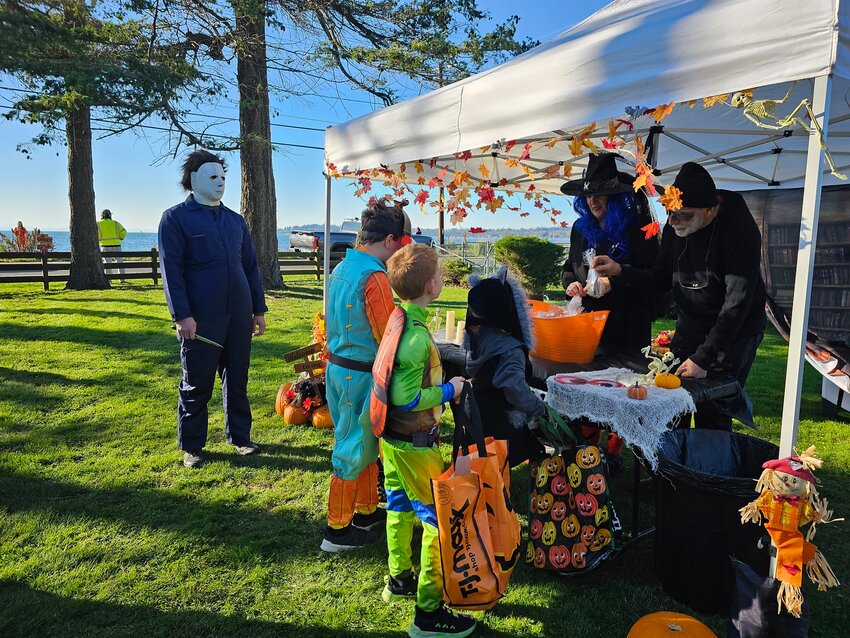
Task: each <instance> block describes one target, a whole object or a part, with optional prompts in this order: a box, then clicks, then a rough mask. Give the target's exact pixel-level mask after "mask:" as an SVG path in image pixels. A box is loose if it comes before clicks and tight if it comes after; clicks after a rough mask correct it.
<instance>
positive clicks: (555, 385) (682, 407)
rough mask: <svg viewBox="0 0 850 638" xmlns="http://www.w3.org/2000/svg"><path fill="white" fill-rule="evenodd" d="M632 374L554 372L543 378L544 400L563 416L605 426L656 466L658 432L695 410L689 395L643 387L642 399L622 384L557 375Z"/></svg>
mask: <svg viewBox="0 0 850 638" xmlns="http://www.w3.org/2000/svg"><path fill="white" fill-rule="evenodd" d="M628 375H634V372H633V371H631V370H626V369H625V368H608V369H606V370H595V371H593V372H576V373H574V374H571V375H561V374H556V375H553V376H551V377H549V378H548V379H546V386H547V393H546V402H547V403H548V404H549V405H551V406H552V407H553V408H555V409H556V410H557V411H558V412H559V413H560V414H561V415H562V416H564V417H565V418H567V419H571V420H574V419H579V418H582V417H584V418H587V419H588V420H590V421H592V422H594V423H599V424H601V425H605V426H607V427H608V428H610V429H611V430H612V431H614V432H616V433H617V434H618V435H620V436H621V437H622V438H623V440H625V442H626V443H627V444H628V445H630V446H634V447H637V448H638V449H639V450H640V451H641V453H642V454H643V456H644V458H645V459H646V460H647V461H648V462H649V464H650V465H651V466H652V468H653V469H655V468H657V467H658V447H659V445H660V441H661V435H662V434H664V432H666V431H668V430H670V429H671V428H672V425H673V423H674V422H675V421H676V420H677V417H680V416H681V415H683V414H688V413H691V412H695V411H696V406H695V405H694V401H693V399H692V398H691V395H690V394H689V393H688V392H687V391H686V390H684V389H682V388H677V389H675V390H667V389H664V388H659V387H656V386H655V385H650V386H647V387H646V389H647V397H646V399H644V400H638V399H631V398H629V397H628V395H627V394H626V390H627V388H626V387H620V388H617V387H614V388H612V387H605V386H601V385H592V384H590V383H584V384H577V385H566V384H564V383H561V382H559V381H558V378H559V377H569V376H573V377H579V378H581V379H584V380H586V381H594V380H599V379H607V380H610V381H616V380H617V379H618V378H622V377H624V376H628Z"/></svg>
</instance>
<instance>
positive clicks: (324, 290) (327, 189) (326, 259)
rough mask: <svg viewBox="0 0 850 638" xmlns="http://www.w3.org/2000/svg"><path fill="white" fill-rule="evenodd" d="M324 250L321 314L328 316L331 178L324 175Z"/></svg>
mask: <svg viewBox="0 0 850 638" xmlns="http://www.w3.org/2000/svg"><path fill="white" fill-rule="evenodd" d="M324 245H325V250H324V251H323V252H324V255H323V257H324V264H323V265H322V267H323V268H324V276H323V278H322V312H323V313H324V315H325V317H327V316H328V280H329V279H330V277H329V275H330V272H331V177H330V175H325V241H324Z"/></svg>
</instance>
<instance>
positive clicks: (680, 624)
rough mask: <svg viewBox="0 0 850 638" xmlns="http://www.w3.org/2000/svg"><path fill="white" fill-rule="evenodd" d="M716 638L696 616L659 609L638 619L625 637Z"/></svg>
mask: <svg viewBox="0 0 850 638" xmlns="http://www.w3.org/2000/svg"><path fill="white" fill-rule="evenodd" d="M663 636H670V637H671V638H673V637H674V636H676V637H678V638H717V636H716V635H715V634H714V632H713V631H711V629H709V628H708V627H706V626H705V625H703V624H702V623H701V622H700V621H698V620H697V619H696V618H693V617H691V616H686V615H685V614H677V613H674V612H672V611H659V612H657V613H654V614H649V615H648V616H644V617H643V618H641V619H640V620H638V621H637V622H636V623H635V624H634V625H633V626H632V628H631V630H630V631H629V635H628V636H627V638H663Z"/></svg>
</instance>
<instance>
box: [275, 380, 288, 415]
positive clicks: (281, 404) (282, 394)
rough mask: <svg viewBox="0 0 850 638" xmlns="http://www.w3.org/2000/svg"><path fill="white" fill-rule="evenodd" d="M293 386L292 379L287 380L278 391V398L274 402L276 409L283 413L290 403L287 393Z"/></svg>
mask: <svg viewBox="0 0 850 638" xmlns="http://www.w3.org/2000/svg"><path fill="white" fill-rule="evenodd" d="M291 387H292V381H287V382H286V383H284V384H283V385H282V386H280V389H279V390H278V391H277V398H276V399H275V402H274V411H275V412H277V413H278V414H280V415H281V416H282V415H283V411H284V409H285V408H286V406H287V405H289V401H287V400H286V393H287V392H289V389H290V388H291Z"/></svg>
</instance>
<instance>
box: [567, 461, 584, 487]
mask: <svg viewBox="0 0 850 638" xmlns="http://www.w3.org/2000/svg"><path fill="white" fill-rule="evenodd" d="M567 476H568V477H569V479H570V485H572V486H573V487H578V486H579V485H581V470H580V469H578V465H576V464H575V463H570V466H569V467H568V468H567Z"/></svg>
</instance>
